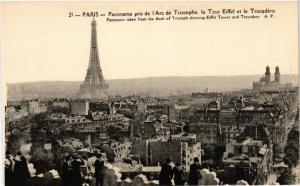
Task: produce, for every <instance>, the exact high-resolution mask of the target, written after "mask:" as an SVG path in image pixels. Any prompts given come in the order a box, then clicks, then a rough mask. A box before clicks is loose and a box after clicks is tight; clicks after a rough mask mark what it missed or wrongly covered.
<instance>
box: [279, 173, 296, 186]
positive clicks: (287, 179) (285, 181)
mask: <svg viewBox="0 0 300 186" xmlns="http://www.w3.org/2000/svg"><path fill="white" fill-rule="evenodd" d="M277 182H278V183H279V184H280V185H293V184H295V178H294V176H293V175H292V172H291V171H290V170H285V171H284V172H283V173H282V174H281V175H280V176H279V177H278V179H277Z"/></svg>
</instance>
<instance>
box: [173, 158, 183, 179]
mask: <svg viewBox="0 0 300 186" xmlns="http://www.w3.org/2000/svg"><path fill="white" fill-rule="evenodd" d="M173 174H174V182H175V185H184V183H185V181H184V175H183V167H182V166H181V164H180V163H178V162H177V163H176V164H175V167H174V168H173Z"/></svg>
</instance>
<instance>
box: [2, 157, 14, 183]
mask: <svg viewBox="0 0 300 186" xmlns="http://www.w3.org/2000/svg"><path fill="white" fill-rule="evenodd" d="M4 165H5V186H12V185H13V180H14V179H13V171H12V164H11V161H10V160H9V159H5V160H4Z"/></svg>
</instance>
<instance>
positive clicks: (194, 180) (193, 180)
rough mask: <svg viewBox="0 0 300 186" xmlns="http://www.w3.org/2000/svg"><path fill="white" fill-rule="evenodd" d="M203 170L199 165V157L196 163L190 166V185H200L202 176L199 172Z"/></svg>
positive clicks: (195, 160)
mask: <svg viewBox="0 0 300 186" xmlns="http://www.w3.org/2000/svg"><path fill="white" fill-rule="evenodd" d="M200 169H201V165H200V163H199V159H198V158H197V157H195V158H194V163H193V164H192V165H191V166H190V173H189V180H188V184H189V185H198V179H201V175H199V171H200Z"/></svg>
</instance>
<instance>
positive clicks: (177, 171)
mask: <svg viewBox="0 0 300 186" xmlns="http://www.w3.org/2000/svg"><path fill="white" fill-rule="evenodd" d="M103 167H104V160H103V158H102V154H101V153H99V152H96V151H95V152H94V153H90V154H89V155H88V156H87V155H82V156H79V155H78V154H77V153H72V154H68V155H65V159H64V162H63V165H62V169H61V171H60V177H61V179H60V185H61V186H102V185H103V171H102V170H103ZM200 170H201V165H200V163H199V159H198V158H197V157H195V158H194V163H193V164H192V165H191V166H190V172H189V174H188V177H185V174H184V169H183V166H182V165H180V164H179V163H176V164H175V166H174V167H172V165H171V159H169V158H168V159H166V162H165V163H164V164H162V165H161V172H160V174H159V185H173V184H175V185H185V184H186V183H187V184H188V185H198V180H199V179H201V174H200ZM30 178H31V175H30V170H29V169H28V165H27V160H26V158H25V156H24V155H23V154H22V153H21V152H17V153H16V155H15V156H12V155H11V154H9V155H7V158H6V159H5V185H6V186H29V185H31V180H30ZM172 180H173V183H172Z"/></svg>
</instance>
